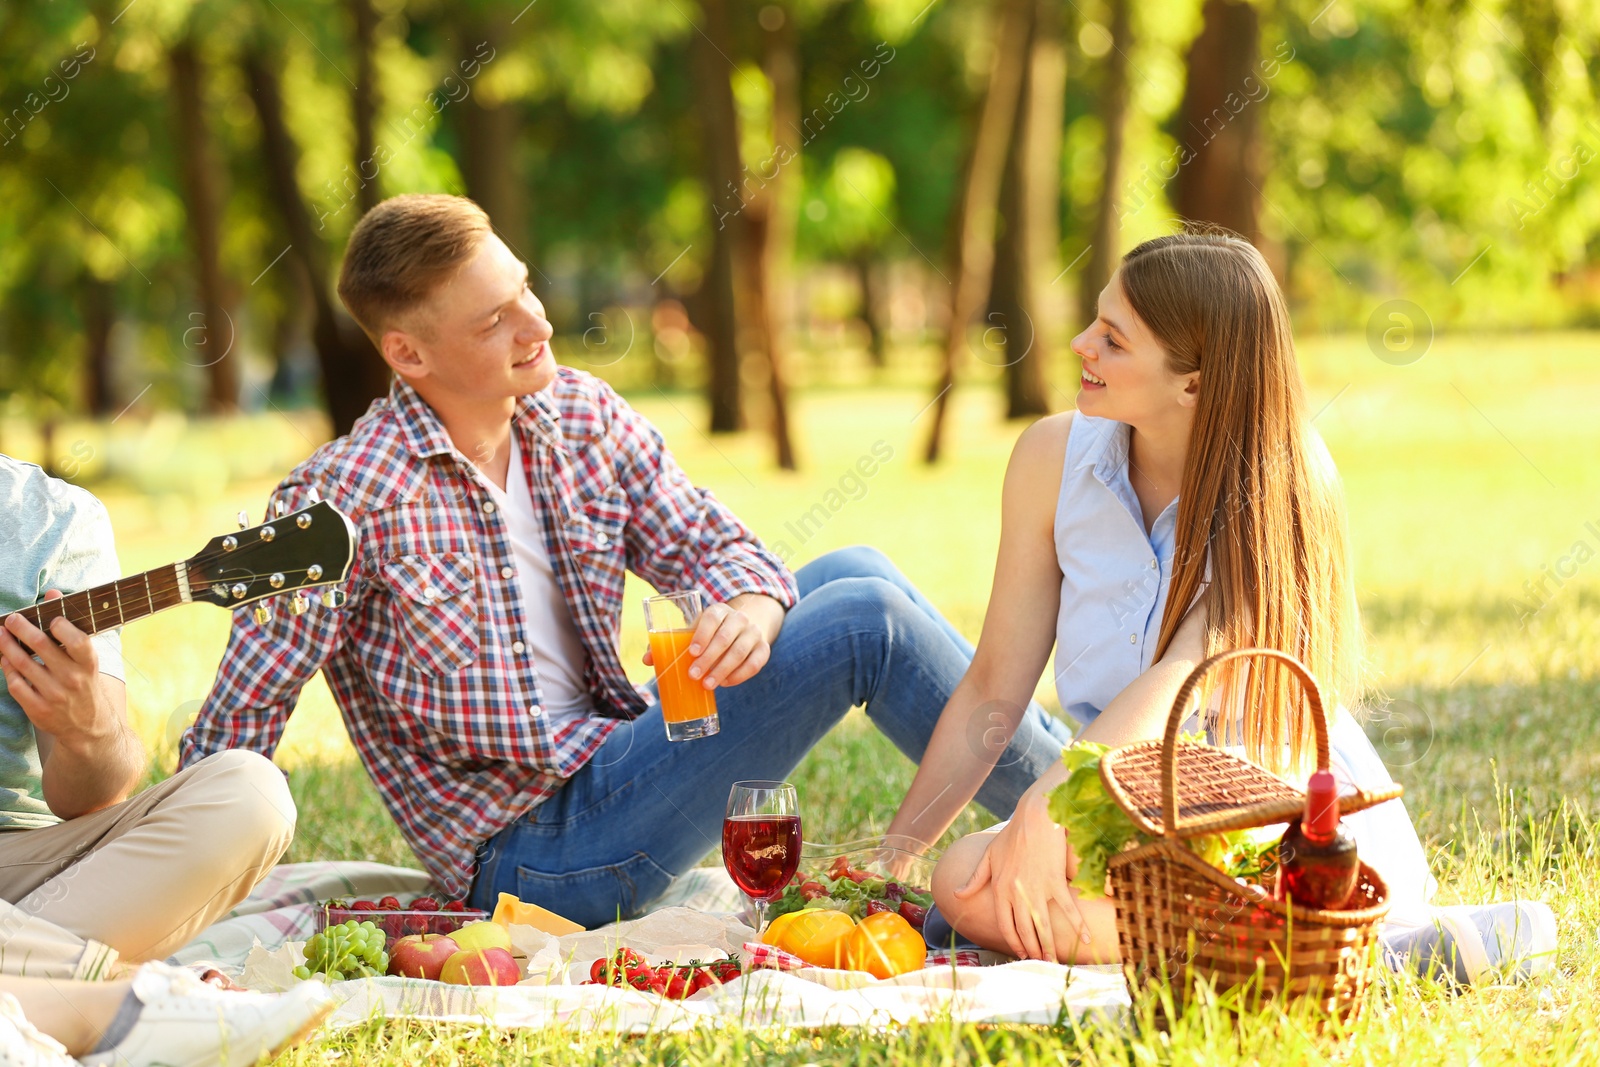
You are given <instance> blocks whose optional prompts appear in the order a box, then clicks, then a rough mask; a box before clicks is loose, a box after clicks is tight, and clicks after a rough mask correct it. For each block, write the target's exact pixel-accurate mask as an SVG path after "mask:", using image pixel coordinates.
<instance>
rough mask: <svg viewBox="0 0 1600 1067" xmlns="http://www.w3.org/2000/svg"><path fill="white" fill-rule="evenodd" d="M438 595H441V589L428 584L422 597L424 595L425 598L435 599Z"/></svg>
mask: <svg viewBox="0 0 1600 1067" xmlns="http://www.w3.org/2000/svg"><path fill="white" fill-rule="evenodd" d="M438 595H439V590H437V589H435V588H434V587H433V586H431V585H430V586H428V588H426V589H424V590H423V591H422V597H423V599H424V600H433V599H434V598H435V597H437V596H438Z"/></svg>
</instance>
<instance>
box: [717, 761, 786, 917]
mask: <svg viewBox="0 0 1600 1067" xmlns="http://www.w3.org/2000/svg"><path fill="white" fill-rule="evenodd" d="M722 862H723V865H724V866H726V867H727V868H728V874H729V875H731V876H732V878H733V881H734V884H736V885H737V886H738V887H739V889H740V890H741V891H743V893H744V895H745V896H747V897H749V898H750V901H751V903H753V904H754V905H755V909H756V933H757V934H759V933H760V932H761V930H762V927H764V926H766V923H767V905H769V904H771V903H772V902H773V901H774V900H777V899H778V898H779V897H781V896H783V889H784V886H786V885H788V884H789V881H790V880H791V879H792V878H794V876H795V872H796V871H798V870H799V869H800V802H799V801H798V800H797V799H796V798H795V793H794V786H792V785H790V784H789V783H788V782H735V783H733V789H732V790H730V791H729V793H728V813H727V815H726V816H725V817H724V818H723V820H722Z"/></svg>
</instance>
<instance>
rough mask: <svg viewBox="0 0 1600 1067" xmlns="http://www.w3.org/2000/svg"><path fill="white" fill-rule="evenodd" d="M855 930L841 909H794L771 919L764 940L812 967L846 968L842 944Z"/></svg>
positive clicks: (852, 921)
mask: <svg viewBox="0 0 1600 1067" xmlns="http://www.w3.org/2000/svg"><path fill="white" fill-rule="evenodd" d="M895 918H899V916H898V915H897V916H895ZM901 921H902V922H903V921H904V920H901ZM855 929H856V923H855V920H854V919H852V918H850V916H848V915H846V914H845V913H844V912H842V911H828V910H824V909H820V908H818V909H811V910H808V911H792V912H790V913H789V914H787V915H780V916H778V917H777V918H776V919H774V920H772V923H771V924H770V925H769V926H768V927H767V929H766V932H765V933H763V934H762V935H761V940H762V941H764V942H766V943H767V944H769V945H771V946H772V947H773V948H779V949H782V950H783V951H785V952H787V953H789V954H791V955H794V956H798V957H800V958H801V959H803V960H805V961H806V962H807V963H809V964H811V966H813V967H843V966H844V965H845V964H844V955H843V952H842V946H843V944H844V941H845V939H846V938H848V937H849V936H850V935H851V934H852V933H853V932H854V931H855ZM919 965H920V964H919Z"/></svg>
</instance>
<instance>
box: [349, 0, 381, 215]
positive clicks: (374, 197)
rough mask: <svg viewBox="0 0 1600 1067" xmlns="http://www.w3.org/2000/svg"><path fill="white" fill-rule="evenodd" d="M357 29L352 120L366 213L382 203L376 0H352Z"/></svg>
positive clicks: (360, 194)
mask: <svg viewBox="0 0 1600 1067" xmlns="http://www.w3.org/2000/svg"><path fill="white" fill-rule="evenodd" d="M348 2H349V5H350V19H351V22H352V27H351V28H352V29H353V31H354V34H353V39H352V41H351V45H352V47H353V48H354V50H355V54H356V84H355V88H354V89H352V90H351V91H350V121H351V124H352V125H353V126H354V127H355V143H354V145H353V146H352V147H353V150H354V152H355V160H354V162H355V172H356V173H355V180H356V206H357V207H359V208H360V209H361V214H363V215H365V214H366V213H367V212H369V211H371V210H372V209H373V208H374V207H377V206H378V201H379V200H380V199H382V198H381V196H380V195H379V187H378V182H379V179H380V177H381V175H380V174H379V173H378V171H379V166H378V159H377V155H378V146H377V141H376V132H375V131H376V129H377V125H378V72H377V63H376V59H377V40H376V38H377V34H378V13H377V12H376V11H374V10H373V9H372V0H348Z"/></svg>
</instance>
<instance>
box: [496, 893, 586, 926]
mask: <svg viewBox="0 0 1600 1067" xmlns="http://www.w3.org/2000/svg"><path fill="white" fill-rule="evenodd" d="M490 921H491V922H497V923H499V924H500V925H501V926H510V925H512V924H513V923H515V924H517V925H519V926H531V927H533V928H534V929H535V930H543V931H544V932H545V933H547V934H549V935H550V936H552V937H561V936H563V935H565V934H576V933H581V932H582V931H583V927H581V926H579V925H578V924H577V923H575V922H573V921H572V920H571V919H564V918H562V917H561V916H559V915H557V914H556V913H555V912H553V911H546V910H545V909H544V908H541V907H539V905H537V904H524V903H523V902H522V901H520V900H518V899H517V898H516V897H514V896H512V895H511V894H510V893H501V894H500V900H499V902H498V903H496V904H495V906H494V915H493V916H492V917H491V919H490Z"/></svg>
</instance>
